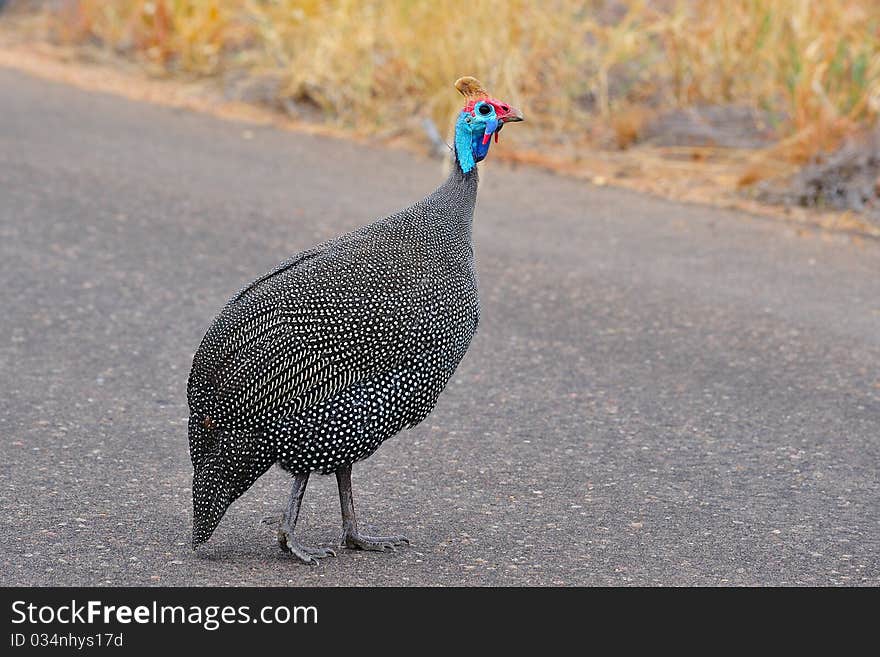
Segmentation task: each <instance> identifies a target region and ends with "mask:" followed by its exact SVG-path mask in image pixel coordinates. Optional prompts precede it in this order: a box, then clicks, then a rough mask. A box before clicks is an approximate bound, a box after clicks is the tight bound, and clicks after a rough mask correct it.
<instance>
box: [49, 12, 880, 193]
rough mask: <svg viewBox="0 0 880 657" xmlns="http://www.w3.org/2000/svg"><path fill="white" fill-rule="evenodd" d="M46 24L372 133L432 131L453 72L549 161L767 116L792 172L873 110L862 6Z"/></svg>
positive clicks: (167, 15) (879, 35)
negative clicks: (257, 78)
mask: <svg viewBox="0 0 880 657" xmlns="http://www.w3.org/2000/svg"><path fill="white" fill-rule="evenodd" d="M53 22H54V25H55V27H54V32H55V34H56V36H57V37H58V38H59V39H61V40H64V41H68V42H81V41H85V40H97V41H98V42H99V43H101V44H103V45H105V46H106V47H108V48H112V49H114V50H117V51H119V52H122V53H125V54H129V55H132V56H135V57H138V58H141V59H142V60H143V61H145V62H148V63H149V64H150V65H152V66H155V67H159V68H160V70H162V71H168V72H184V73H187V74H194V75H200V76H202V75H204V76H212V75H221V74H225V73H227V72H229V71H237V70H242V71H247V72H250V73H253V74H272V75H276V76H279V77H280V79H281V81H282V84H281V86H280V87H279V94H280V95H281V96H283V97H286V98H289V99H291V100H293V101H297V102H301V103H307V104H311V105H313V106H316V107H317V108H319V109H320V110H321V112H322V114H323V115H324V116H325V117H326V118H327V119H328V120H330V121H333V122H337V123H339V124H342V125H345V126H350V127H355V128H358V129H362V130H366V131H372V132H380V133H382V132H393V131H395V130H401V129H406V128H407V127H408V126H411V125H414V124H413V119H414V118H420V117H423V116H431V117H432V118H433V119H434V120H435V121H436V122H437V123H438V124H439V125H441V126H446V125H448V123H449V121H450V119H451V116H452V113H453V112H454V110H455V109H456V107H457V106H458V104H459V100H458V99H457V98H456V97H455V94H454V93H452V92H451V88H450V84H451V82H452V81H453V80H454V79H455V78H456V77H458V76H460V75H462V74H472V75H476V76H477V77H479V78H480V79H481V80H483V81H484V82H485V83H486V85H487V87H488V88H489V89H490V90H491V91H492V92H493V93H494V94H495V95H496V96H498V97H500V98H503V99H504V100H506V101H508V102H512V103H514V104H517V105H519V106H521V107H522V108H523V109H524V110H525V112H526V115H527V118H528V119H529V121H530V128H531V129H530V130H529V131H521V132H522V133H523V134H522V135H517V136H516V137H513V138H514V139H517V140H522V141H521V142H520V143H525V140H526V139H528V140H529V141H531V142H532V143H533V144H538V143H541V144H550V145H551V147H552V145H553V144H562V143H565V144H568V145H571V144H572V143H575V144H577V143H591V144H594V145H595V144H600V145H606V146H610V147H617V148H625V147H628V146H629V145H630V144H632V143H633V142H634V141H636V140H637V138H638V133H639V130H640V129H641V126H642V125H643V123H644V122H645V121H646V120H647V119H648V118H649V117H650V116H651V115H653V114H656V113H657V112H659V111H662V110H663V109H665V108H672V107H679V106H688V105H693V104H697V103H713V104H725V103H736V104H745V105H749V106H753V107H755V108H760V109H764V110H767V111H769V112H770V113H771V115H772V116H774V117H776V119H775V120H776V125H774V128H775V130H776V132H777V134H778V136H779V139H780V141H779V144H778V145H777V147H776V148H775V150H773V151H772V152H771V155H772V157H774V158H780V159H785V160H788V161H793V162H801V161H804V160H805V159H806V158H808V157H810V156H811V155H813V154H814V153H815V152H816V151H817V150H819V149H824V148H830V147H832V146H833V145H834V144H836V143H837V141H838V140H839V139H840V137H841V136H842V135H845V134H848V133H851V132H852V131H854V130H856V129H858V128H859V127H861V126H865V125H867V124H869V123H871V122H873V121H874V118H875V115H876V114H877V112H878V111H880V2H878V1H877V0H726V1H725V2H701V1H695V0H677V1H676V0H668V1H663V0H654V1H648V0H621V1H619V2H615V1H613V0H607V1H592V2H590V1H586V2H575V1H573V0H555V1H554V0H549V1H539V0H501V1H496V0H468V1H463V2H459V1H456V0H389V1H386V2H376V1H360V2H355V1H352V0H114V1H113V2H106V1H103V0H78V1H77V0H71V1H68V2H67V3H63V4H62V9H60V10H58V12H57V13H56V15H55V16H54V21H53ZM518 132H519V131H518ZM526 133H527V134H526ZM760 168H761V167H755V166H752V167H751V169H750V171H751V173H750V174H749V175H752V176H757V174H756V173H755V171H758V170H759V169H760ZM758 177H760V176H758Z"/></svg>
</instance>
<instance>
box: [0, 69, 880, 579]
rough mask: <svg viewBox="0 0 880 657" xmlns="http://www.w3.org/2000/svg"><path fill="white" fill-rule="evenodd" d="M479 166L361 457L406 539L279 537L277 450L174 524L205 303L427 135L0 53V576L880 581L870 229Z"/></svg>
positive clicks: (419, 164)
mask: <svg viewBox="0 0 880 657" xmlns="http://www.w3.org/2000/svg"><path fill="white" fill-rule="evenodd" d="M516 130H528V123H524V124H522V125H518V126H515V127H513V128H509V129H508V131H505V134H507V135H508V139H513V138H515V137H512V136H511V134H512V133H513V132H514V131H516ZM504 147H505V144H504V140H502V142H501V144H500V146H498V147H497V148H502V149H503V148H504ZM482 166H483V167H484V169H485V176H484V182H483V184H482V189H481V191H480V199H479V203H478V208H477V213H476V221H475V242H476V253H477V260H478V266H479V271H480V277H481V279H480V285H481V294H482V300H483V322H482V325H481V327H480V332H479V334H478V336H477V337H476V339H475V341H474V343H473V346H472V348H471V350H470V352H469V354H468V355H467V357H466V358H465V360H464V362H463V363H462V365H461V367H460V368H459V370H458V372H457V373H456V375H455V377H454V379H453V381H452V382H451V384H450V386H449V388H448V389H447V391H446V392H445V393H444V394H443V395H442V397H441V399H440V403H439V405H438V406H437V409H436V410H435V411H434V413H433V414H432V415H431V416H430V417H429V418H428V419H427V420H426V421H425V422H424V423H423V424H421V425H420V426H419V427H417V428H416V429H414V430H412V431H409V432H406V433H404V434H401V435H399V436H397V437H396V438H394V439H393V440H391V441H389V442H387V443H386V444H385V445H383V447H382V448H381V449H380V450H379V451H378V452H377V453H376V455H375V456H373V457H372V458H370V459H369V460H367V461H366V462H364V463H362V464H358V465H356V466H355V471H354V490H355V497H356V502H357V504H358V507H359V510H360V513H361V518H362V524H366V526H367V527H368V528H371V529H379V530H387V531H388V532H393V533H398V532H405V533H407V534H408V535H409V537H410V538H411V539H412V543H413V544H412V546H411V547H409V548H404V549H401V550H399V551H397V552H395V553H393V554H384V555H383V554H375V553H358V552H349V551H342V552H341V553H340V555H339V557H338V558H336V559H329V560H325V561H324V562H322V564H321V565H320V566H317V567H307V566H301V565H299V564H297V563H294V562H292V561H291V560H290V559H289V558H288V557H287V556H285V555H284V554H283V553H281V551H280V550H279V549H278V547H277V545H276V540H275V536H274V533H273V532H274V530H273V528H271V527H268V526H266V525H262V524H260V519H261V518H262V517H263V516H266V515H269V514H273V513H277V512H278V511H279V510H280V509H281V507H282V504H283V502H284V501H285V499H286V496H287V492H288V490H287V488H288V477H286V476H285V475H284V474H283V473H281V472H279V471H276V470H272V471H270V473H268V474H267V475H266V476H264V477H263V478H262V479H261V480H260V481H259V482H258V483H257V485H255V486H254V488H253V489H251V491H250V492H248V493H247V494H246V495H245V496H244V497H243V498H241V499H240V500H239V501H238V502H236V503H235V504H234V506H233V507H232V508H231V509H230V511H229V512H228V514H227V516H226V518H225V519H224V520H223V522H222V523H221V525H220V527H219V529H218V530H217V532H216V533H215V535H214V537H213V538H212V540H211V541H210V542H209V543H208V544H207V545H206V546H204V547H203V548H201V549H200V550H199V552H197V553H193V552H192V551H191V550H190V547H189V541H190V503H191V501H190V490H189V486H190V476H191V465H190V462H189V456H188V449H187V437H186V417H187V407H186V395H185V391H186V379H187V374H188V372H189V367H190V362H191V358H192V354H193V353H194V351H195V349H196V346H197V345H198V343H199V340H200V339H201V337H202V335H203V334H204V331H205V330H206V328H207V327H208V325H209V323H210V321H211V319H212V317H213V316H214V314H215V313H216V311H217V310H218V309H219V308H220V307H221V305H222V304H223V303H224V302H225V301H226V299H227V298H228V297H229V296H230V295H231V294H232V293H234V292H235V291H236V290H237V289H238V288H239V286H240V285H242V284H243V283H244V282H246V281H248V280H249V279H251V278H253V277H254V276H256V275H257V274H260V273H262V272H264V271H265V270H267V269H269V268H270V267H271V266H272V265H273V264H274V263H275V262H276V261H279V260H281V259H283V258H285V257H286V256H287V255H289V254H291V253H293V252H296V251H298V250H300V249H303V248H306V247H308V246H310V245H312V244H314V243H315V242H318V241H320V240H323V239H326V238H330V237H333V236H336V235H337V234H340V233H342V232H343V231H347V230H350V229H353V228H355V227H357V226H358V225H361V224H363V223H366V222H367V221H370V220H372V219H374V218H377V217H380V216H382V215H385V214H387V213H389V212H391V211H393V210H395V209H398V208H400V207H403V206H405V205H406V204H408V203H410V202H411V201H413V200H416V199H418V198H421V197H422V196H424V195H425V194H427V193H428V192H430V191H431V190H432V189H433V188H434V187H435V186H436V185H437V184H438V183H439V182H440V180H441V175H442V174H441V172H440V167H439V165H438V164H437V163H436V162H434V161H430V160H427V159H424V158H420V157H418V156H416V155H412V154H409V153H405V152H400V151H394V150H385V149H382V148H378V147H371V146H363V145H356V144H353V143H349V142H345V141H338V140H333V139H328V138H320V137H313V136H305V135H302V134H295V133H289V132H282V131H279V130H277V129H275V128H271V127H259V126H253V125H246V124H242V123H234V122H227V121H221V120H218V119H215V118H211V117H209V116H204V115H198V114H193V113H188V112H182V111H177V110H173V109H169V108H164V107H158V106H152V105H147V104H138V103H134V102H130V101H126V100H123V99H120V98H116V97H111V96H106V95H101V94H92V93H88V92H85V91H82V90H77V89H74V88H71V87H66V86H63V85H59V84H55V83H50V82H46V81H41V80H37V79H33V78H28V77H26V76H24V75H22V74H20V73H16V72H12V71H8V70H0V280H2V281H3V286H2V292H0V300H2V313H0V366H2V372H3V374H2V382H0V393H2V394H0V439H2V450H3V458H2V460H0V470H2V483H0V512H2V516H3V519H4V522H3V523H2V524H0V584H14V585H32V584H43V585H53V584H59V585H87V584H93V585H105V584H107V585H121V584H146V585H152V584H161V585H204V584H235V585H238V584H249V585H462V584H475V585H521V584H540V585H563V584H565V585H570V584H581V585H605V584H611V585H634V584H640V585H654V584H667V585H670V584H672V585H690V584H697V585H761V584H852V585H859V584H860V585H877V584H880V484H878V463H880V368H878V363H880V275H878V274H880V243H878V242H874V241H866V242H862V243H857V242H853V241H852V240H851V239H849V238H847V237H844V236H840V235H831V234H828V233H821V232H817V233H812V232H807V233H804V232H803V231H795V230H794V229H793V228H792V227H791V226H789V225H786V224H785V223H780V222H774V221H768V220H762V219H757V218H752V217H749V216H745V215H741V214H737V213H734V212H729V211H722V210H718V209H713V208H707V207H698V206H685V205H679V204H676V203H671V202H666V201H661V200H656V199H653V198H649V197H645V196H640V195H637V194H634V193H630V192H627V191H621V190H617V189H611V188H596V187H592V186H589V185H586V184H584V183H583V182H578V181H574V180H569V179H565V178H561V177H556V176H553V175H550V174H547V173H543V172H540V171H535V170H528V169H519V170H513V169H509V168H506V167H504V166H502V165H501V164H500V163H498V162H497V161H496V162H493V161H492V157H491V155H490V157H489V158H488V161H487V162H486V163H485V164H484V165H482ZM298 529H299V531H300V532H301V533H300V535H301V536H302V538H303V540H304V541H305V542H306V543H308V544H315V545H318V544H321V545H327V544H330V543H332V542H333V540H334V539H335V538H336V537H337V536H338V534H339V529H340V520H339V508H338V502H337V498H336V491H335V480H334V479H333V478H332V477H330V478H328V477H315V478H313V480H312V482H311V483H310V486H309V489H308V491H307V493H306V498H305V506H304V513H303V515H302V517H301V521H300V527H299V528H298Z"/></svg>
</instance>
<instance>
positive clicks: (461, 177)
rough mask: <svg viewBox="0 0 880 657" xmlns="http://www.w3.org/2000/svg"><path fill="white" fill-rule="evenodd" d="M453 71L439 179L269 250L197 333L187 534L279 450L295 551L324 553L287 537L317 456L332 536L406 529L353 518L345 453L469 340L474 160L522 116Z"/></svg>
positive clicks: (204, 528)
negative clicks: (347, 221) (353, 226)
mask: <svg viewBox="0 0 880 657" xmlns="http://www.w3.org/2000/svg"><path fill="white" fill-rule="evenodd" d="M455 86H456V88H457V89H458V91H459V92H461V94H462V95H463V96H464V98H465V106H464V108H463V109H462V110H461V112H460V113H459V115H458V118H457V121H456V125H455V145H454V148H453V156H454V165H453V170H452V173H451V174H450V176H449V178H448V179H447V180H446V182H444V183H443V184H442V185H441V186H440V187H438V188H437V190H436V191H434V192H433V193H432V194H430V195H429V196H427V197H426V198H424V199H422V200H421V201H418V202H417V203H414V204H413V205H411V206H409V207H408V208H406V209H404V210H401V211H400V212H397V213H395V214H392V215H390V216H388V217H384V218H383V219H379V220H378V221H376V222H374V223H371V224H369V225H367V226H364V227H362V228H360V229H358V230H355V231H354V232H351V233H349V234H347V235H343V236H342V237H339V238H337V239H335V240H331V241H329V242H325V243H323V244H321V245H319V246H316V247H314V248H312V249H309V250H307V251H303V252H302V253H298V254H297V255H294V256H293V257H291V258H289V259H288V260H286V261H284V262H282V263H280V264H279V265H278V266H277V267H276V268H275V269H273V270H272V271H270V272H268V273H267V274H265V275H263V276H260V277H259V278H257V279H256V280H255V281H253V282H252V283H250V284H249V285H247V286H246V287H244V288H243V289H242V290H241V291H240V292H239V293H238V294H236V295H235V296H234V297H233V298H232V299H231V300H230V301H229V302H228V303H227V304H226V306H225V307H224V308H223V309H222V311H221V312H220V314H219V316H218V317H217V318H216V319H215V320H214V322H213V324H212V325H211V327H210V328H209V329H208V332H207V333H206V334H205V337H204V338H203V339H202V343H201V344H200V345H199V348H198V351H197V352H196V354H195V356H194V358H193V364H192V371H191V372H190V376H189V383H188V385H187V398H188V401H189V408H190V417H189V446H190V456H191V458H192V463H193V470H194V472H193V486H192V492H193V548H195V547H196V546H197V545H199V544H200V543H204V542H205V541H207V540H208V539H209V538H210V537H211V534H212V533H213V532H214V530H215V528H216V527H217V525H218V523H219V522H220V519H221V518H222V517H223V514H224V513H225V512H226V509H227V508H228V507H229V505H230V504H232V502H234V501H235V500H236V499H237V498H238V497H239V496H241V495H242V494H243V493H244V492H245V491H247V490H248V488H250V487H251V485H253V483H254V482H255V481H256V480H257V479H258V478H259V477H260V476H261V475H262V474H264V473H265V472H266V471H267V470H268V469H269V468H270V467H272V465H274V464H276V463H277V464H278V465H280V466H281V467H282V468H284V469H285V470H287V471H288V472H290V473H291V474H292V475H293V489H292V491H291V494H290V501H289V502H288V504H287V507H286V510H285V512H284V515H283V517H282V519H281V525H280V529H279V532H278V540H279V543H280V545H281V547H282V548H283V549H284V550H286V551H287V552H290V553H291V554H292V555H293V556H294V557H295V558H297V559H298V560H300V561H302V562H303V563H307V564H316V563H317V559H318V558H321V557H326V556H335V552H334V551H333V550H332V549H330V548H317V549H314V548H308V547H305V546H304V545H302V544H301V543H300V542H299V541H297V540H296V538H295V537H294V528H295V526H296V521H297V517H298V515H299V510H300V505H301V503H302V498H303V494H304V493H305V489H306V484H307V483H308V480H309V475H310V473H312V472H318V473H321V474H330V473H335V474H336V479H337V482H338V484H339V500H340V504H341V507H342V538H341V542H340V545H342V546H344V547H347V548H354V549H363V550H381V551H384V550H392V549H394V547H395V546H397V545H401V544H404V543H408V542H409V541H408V540H407V539H406V538H405V537H403V536H367V535H365V534H362V533H360V532H359V531H358V526H357V519H356V517H355V510H354V501H353V497H352V490H351V468H352V464H354V463H356V462H357V461H360V460H362V459H365V458H367V457H368V456H370V455H371V454H372V453H373V452H375V451H376V449H378V447H379V445H381V444H382V443H383V442H384V441H385V440H387V439H388V438H391V437H392V436H394V435H395V434H397V433H398V432H400V431H401V430H403V429H408V428H411V427H414V426H416V425H417V424H418V423H419V422H421V421H422V420H424V419H425V418H426V417H427V416H428V414H429V413H430V412H431V411H432V410H433V408H434V405H435V404H436V403H437V398H438V397H439V395H440V393H441V391H442V390H443V388H444V387H445V386H446V384H447V382H448V381H449V378H450V377H451V376H452V374H453V372H455V369H456V367H457V366H458V364H459V362H460V361H461V359H462V357H463V356H464V354H465V351H467V348H468V346H469V345H470V342H471V338H472V337H473V335H474V333H475V332H476V330H477V324H478V322H479V318H480V306H479V299H478V296H477V277H476V272H475V270H474V255H473V249H472V246H471V224H472V221H473V214H474V204H475V202H476V198H477V169H476V165H477V162H480V161H481V160H483V159H484V158H485V157H486V155H487V153H488V152H489V147H490V145H491V140H492V137H493V136H494V138H495V140H496V141H497V140H498V133H499V132H501V129H502V127H503V126H504V125H505V124H506V123H510V122H514V121H522V119H523V116H522V113H521V112H520V111H519V110H517V109H515V108H513V107H511V106H510V105H508V104H507V103H503V102H501V101H499V100H496V99H495V98H492V97H491V96H490V95H489V94H488V93H487V92H486V91H485V90H484V89H483V87H482V86H481V85H480V83H479V82H478V81H477V80H475V79H474V78H471V77H465V78H461V79H459V80H458V81H456V83H455Z"/></svg>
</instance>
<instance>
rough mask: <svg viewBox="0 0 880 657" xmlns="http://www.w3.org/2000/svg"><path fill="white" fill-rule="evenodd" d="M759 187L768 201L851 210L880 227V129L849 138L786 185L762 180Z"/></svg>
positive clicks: (762, 196) (761, 196)
mask: <svg viewBox="0 0 880 657" xmlns="http://www.w3.org/2000/svg"><path fill="white" fill-rule="evenodd" d="M758 189H759V192H758V198H759V199H760V200H762V201H765V202H768V203H781V204H785V205H798V206H802V207H807V208H833V209H835V210H849V211H852V212H858V213H859V214H860V215H861V216H863V217H865V218H866V219H868V220H869V221H871V222H872V223H873V224H874V225H876V226H877V227H880V129H878V130H874V131H873V132H870V133H868V134H863V135H859V136H858V137H854V138H850V139H848V140H847V141H846V142H845V143H844V144H843V146H841V148H840V149H838V150H837V151H835V152H833V153H831V154H830V155H827V156H824V157H821V158H819V159H818V160H817V161H815V162H813V163H811V164H809V165H808V166H806V167H804V168H803V169H802V170H801V171H799V172H797V173H796V174H795V175H794V176H792V177H791V178H790V179H789V180H788V181H787V182H786V184H785V185H783V186H780V185H778V184H770V183H767V182H762V183H760V184H759V185H758Z"/></svg>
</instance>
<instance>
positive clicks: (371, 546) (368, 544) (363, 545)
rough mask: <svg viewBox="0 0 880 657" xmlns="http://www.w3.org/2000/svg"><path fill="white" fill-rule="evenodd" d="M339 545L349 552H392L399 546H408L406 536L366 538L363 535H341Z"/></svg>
mask: <svg viewBox="0 0 880 657" xmlns="http://www.w3.org/2000/svg"><path fill="white" fill-rule="evenodd" d="M339 544H340V545H341V546H343V547H346V548H348V549H350V550H372V551H376V552H393V551H394V548H396V547H398V546H400V545H409V539H408V538H407V537H406V536H367V535H365V534H357V533H354V534H348V533H346V534H343V535H342V539H341V540H340V542H339Z"/></svg>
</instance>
